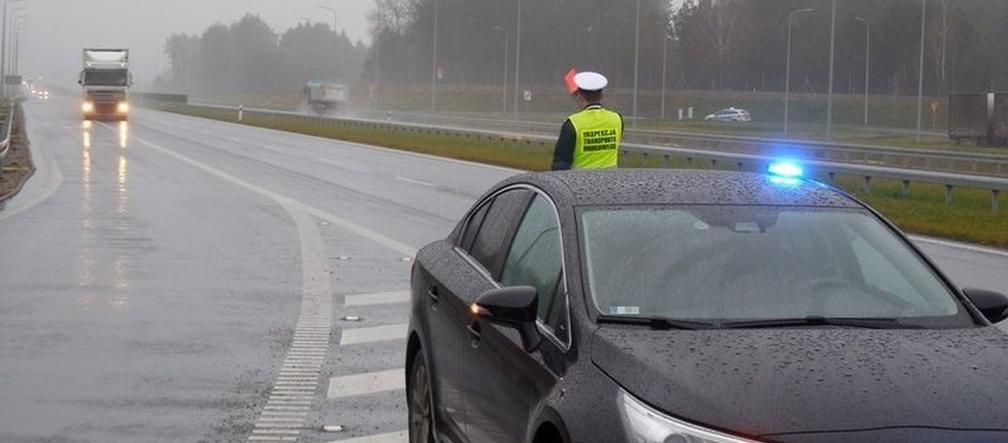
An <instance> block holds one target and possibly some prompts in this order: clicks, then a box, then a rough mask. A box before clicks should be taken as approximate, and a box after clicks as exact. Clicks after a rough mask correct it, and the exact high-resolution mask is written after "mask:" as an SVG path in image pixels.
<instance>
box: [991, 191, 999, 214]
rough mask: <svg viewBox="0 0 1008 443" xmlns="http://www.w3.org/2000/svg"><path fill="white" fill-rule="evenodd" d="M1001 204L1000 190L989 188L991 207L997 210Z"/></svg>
mask: <svg viewBox="0 0 1008 443" xmlns="http://www.w3.org/2000/svg"><path fill="white" fill-rule="evenodd" d="M1000 206H1001V190H1000V189H991V209H992V210H994V211H995V212H997V210H998V208H999V207H1000Z"/></svg>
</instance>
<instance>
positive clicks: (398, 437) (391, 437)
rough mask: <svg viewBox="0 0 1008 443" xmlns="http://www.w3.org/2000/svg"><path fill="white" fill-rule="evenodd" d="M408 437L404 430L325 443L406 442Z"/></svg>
mask: <svg viewBox="0 0 1008 443" xmlns="http://www.w3.org/2000/svg"><path fill="white" fill-rule="evenodd" d="M408 439H409V435H408V434H407V433H406V431H399V432H389V433H387V434H376V435H368V436H364V437H356V438H348V439H346V440H332V441H329V442H326V443H407V440H408Z"/></svg>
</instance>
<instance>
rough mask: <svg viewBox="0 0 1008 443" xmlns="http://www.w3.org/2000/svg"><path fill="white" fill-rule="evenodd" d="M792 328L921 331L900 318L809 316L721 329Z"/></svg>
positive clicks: (735, 324)
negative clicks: (818, 327)
mask: <svg viewBox="0 0 1008 443" xmlns="http://www.w3.org/2000/svg"><path fill="white" fill-rule="evenodd" d="M792 326H846V327H851V328H866V329H920V328H921V326H915V325H907V324H904V323H903V322H902V321H900V319H898V318H844V317H823V316H815V315H812V316H808V317H805V318H775V319H767V320H742V321H728V322H724V323H723V324H721V327H723V328H728V329H745V328H787V327H792Z"/></svg>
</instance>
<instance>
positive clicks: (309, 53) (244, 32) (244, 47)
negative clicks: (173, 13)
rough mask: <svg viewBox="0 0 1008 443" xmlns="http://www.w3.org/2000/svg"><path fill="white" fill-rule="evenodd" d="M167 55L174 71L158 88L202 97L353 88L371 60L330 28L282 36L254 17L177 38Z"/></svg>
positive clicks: (310, 27)
mask: <svg viewBox="0 0 1008 443" xmlns="http://www.w3.org/2000/svg"><path fill="white" fill-rule="evenodd" d="M164 51H165V54H166V55H167V57H168V59H169V61H170V66H171V67H170V70H169V71H168V72H165V73H163V74H161V75H160V76H159V77H158V79H157V80H156V81H155V88H156V89H157V90H160V91H171V92H185V93H195V94H202V95H216V94H230V93H247V92H261V93H268V92H290V91H300V90H301V88H303V87H304V85H305V83H306V82H307V81H308V80H312V79H320V80H329V81H337V82H346V83H354V82H357V81H358V80H359V77H360V72H361V66H362V65H363V62H364V60H365V58H366V56H367V47H366V46H365V45H364V44H363V43H361V42H357V43H353V42H351V41H350V39H349V38H347V36H346V34H345V33H342V32H339V33H337V32H334V31H333V30H332V28H330V27H329V26H328V25H325V24H321V23H309V22H303V23H300V24H298V25H297V26H295V27H293V28H290V29H288V30H287V31H285V32H284V33H283V34H282V35H280V34H277V33H276V32H275V31H274V30H273V29H271V28H270V27H269V25H267V24H266V23H265V22H264V21H263V20H262V19H261V18H260V17H258V16H255V15H246V16H245V17H243V18H241V19H240V20H238V21H236V22H234V23H232V24H230V25H223V24H217V25H213V26H211V27H209V28H207V30H206V31H204V32H203V34H202V35H186V34H174V35H172V36H170V37H168V39H167V41H166V42H165V46H164Z"/></svg>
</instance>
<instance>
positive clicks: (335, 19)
mask: <svg viewBox="0 0 1008 443" xmlns="http://www.w3.org/2000/svg"><path fill="white" fill-rule="evenodd" d="M316 6H318V7H319V8H322V9H325V10H326V11H329V12H331V13H332V32H334V33H335V32H336V21H337V20H338V18H339V15H338V14H339V11H338V10H336V8H333V7H329V6H326V5H316Z"/></svg>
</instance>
